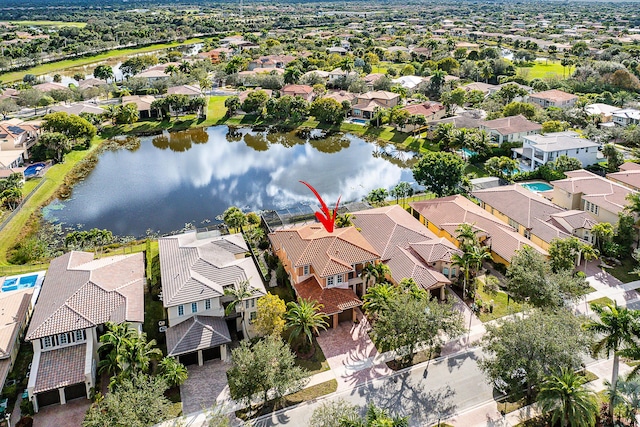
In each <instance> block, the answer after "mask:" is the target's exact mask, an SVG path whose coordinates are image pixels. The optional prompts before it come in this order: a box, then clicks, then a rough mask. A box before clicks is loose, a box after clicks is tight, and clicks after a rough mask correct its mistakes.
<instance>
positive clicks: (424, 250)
mask: <svg viewBox="0 0 640 427" xmlns="http://www.w3.org/2000/svg"><path fill="white" fill-rule="evenodd" d="M352 218H353V223H354V224H355V226H356V227H357V228H358V229H359V230H360V233H361V234H362V236H364V238H365V239H366V240H367V241H368V242H370V243H371V245H372V246H373V247H374V249H375V250H376V251H377V252H378V253H380V259H381V261H382V262H383V263H385V264H386V265H387V266H388V267H389V270H390V271H391V280H392V281H393V282H394V283H396V284H397V283H400V281H401V280H402V279H404V278H412V279H414V280H415V282H416V283H417V284H418V285H419V286H420V287H422V288H423V289H424V290H426V291H429V292H430V293H431V294H432V295H434V296H436V297H438V298H440V299H441V300H442V299H444V297H445V288H446V287H447V286H448V285H450V284H451V279H452V278H455V277H456V276H457V275H458V270H457V267H456V266H455V265H453V261H452V256H453V254H458V255H461V254H462V251H460V250H459V249H458V248H457V247H456V246H455V245H454V244H453V243H451V242H449V241H448V240H447V239H445V238H442V237H438V236H436V235H435V234H434V233H433V232H432V231H431V230H429V229H428V228H427V227H425V226H424V225H423V224H421V223H420V221H418V220H417V219H415V218H414V217H413V216H411V214H410V213H409V212H407V211H406V210H404V209H403V208H402V207H401V206H399V205H393V206H385V207H381V208H376V209H369V210H364V211H359V212H354V213H353V217H352Z"/></svg>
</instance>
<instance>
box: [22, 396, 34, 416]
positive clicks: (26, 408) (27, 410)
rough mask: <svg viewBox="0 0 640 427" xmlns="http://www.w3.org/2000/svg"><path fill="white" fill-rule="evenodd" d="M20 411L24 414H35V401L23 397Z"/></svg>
mask: <svg viewBox="0 0 640 427" xmlns="http://www.w3.org/2000/svg"><path fill="white" fill-rule="evenodd" d="M20 413H21V414H22V415H33V414H35V411H34V410H33V403H31V401H30V400H25V399H23V400H22V401H21V402H20Z"/></svg>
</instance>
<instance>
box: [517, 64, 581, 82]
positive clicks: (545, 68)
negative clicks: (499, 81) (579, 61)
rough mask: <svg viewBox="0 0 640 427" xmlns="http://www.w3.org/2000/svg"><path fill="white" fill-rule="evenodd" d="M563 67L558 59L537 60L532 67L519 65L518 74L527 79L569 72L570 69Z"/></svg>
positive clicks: (561, 75) (559, 75) (560, 75)
mask: <svg viewBox="0 0 640 427" xmlns="http://www.w3.org/2000/svg"><path fill="white" fill-rule="evenodd" d="M564 68H565V67H563V66H562V65H561V64H560V61H549V62H548V63H547V62H546V61H538V62H536V63H535V65H534V66H533V67H519V68H518V74H520V75H522V76H523V77H526V78H528V79H543V78H545V77H550V76H554V75H555V76H557V77H561V78H562V77H563V71H564V75H565V76H566V75H568V74H569V73H570V69H569V68H566V69H564Z"/></svg>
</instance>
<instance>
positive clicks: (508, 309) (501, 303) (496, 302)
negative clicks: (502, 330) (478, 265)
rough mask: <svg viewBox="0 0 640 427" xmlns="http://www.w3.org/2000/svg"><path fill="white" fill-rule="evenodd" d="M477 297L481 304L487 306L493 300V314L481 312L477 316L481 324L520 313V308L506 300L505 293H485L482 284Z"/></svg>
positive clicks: (487, 311) (485, 311)
mask: <svg viewBox="0 0 640 427" xmlns="http://www.w3.org/2000/svg"><path fill="white" fill-rule="evenodd" d="M477 296H478V299H480V300H482V302H483V303H485V304H487V305H488V304H490V302H491V301H492V300H493V312H490V311H489V310H482V311H481V312H480V314H479V315H478V318H479V319H480V320H481V321H482V322H488V321H490V320H495V319H499V318H501V317H504V316H508V315H510V314H513V313H518V312H520V311H522V306H521V305H520V304H518V303H516V302H514V301H513V300H508V298H507V294H506V293H504V292H502V291H498V293H497V294H495V295H491V294H489V293H487V292H486V291H485V290H484V283H482V284H481V285H480V286H479V287H478V291H477Z"/></svg>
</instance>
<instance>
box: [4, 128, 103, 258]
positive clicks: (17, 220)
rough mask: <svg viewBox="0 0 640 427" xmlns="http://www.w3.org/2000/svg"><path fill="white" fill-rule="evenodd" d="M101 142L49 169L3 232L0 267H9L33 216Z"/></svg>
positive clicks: (73, 153) (95, 140)
mask: <svg viewBox="0 0 640 427" xmlns="http://www.w3.org/2000/svg"><path fill="white" fill-rule="evenodd" d="M101 142H102V139H100V138H95V139H94V141H93V143H92V144H91V148H89V149H88V150H82V151H72V152H70V153H69V154H67V155H66V156H65V162H64V163H58V164H57V165H54V166H52V167H51V168H49V170H48V171H47V173H46V174H45V176H44V177H43V178H42V179H44V180H45V183H44V184H42V186H41V187H40V188H38V189H37V190H36V192H35V193H33V195H32V196H31V198H30V199H29V200H28V201H27V203H25V204H24V205H23V206H22V208H21V209H20V211H19V212H18V213H17V214H16V215H15V216H14V217H13V218H12V219H11V221H10V222H9V223H8V224H7V226H6V227H5V228H4V229H3V230H2V239H0V266H5V265H8V262H7V253H8V251H9V249H11V248H12V247H13V246H14V245H15V244H16V242H17V241H18V239H20V238H21V237H23V236H25V235H26V234H27V233H28V231H29V219H30V218H31V216H32V215H33V214H35V213H36V212H37V211H38V210H39V209H40V207H41V206H42V205H44V204H45V203H46V202H47V201H48V200H49V199H50V198H51V197H53V195H54V194H55V193H56V191H57V190H58V188H59V187H60V185H61V184H62V183H63V182H64V177H65V176H66V175H67V173H69V171H70V170H71V169H73V167H74V166H75V165H76V164H77V163H78V162H79V161H80V160H82V159H83V158H85V157H86V156H87V155H88V154H90V153H91V152H93V151H94V150H96V149H97V148H98V146H99V145H100V143H101Z"/></svg>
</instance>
